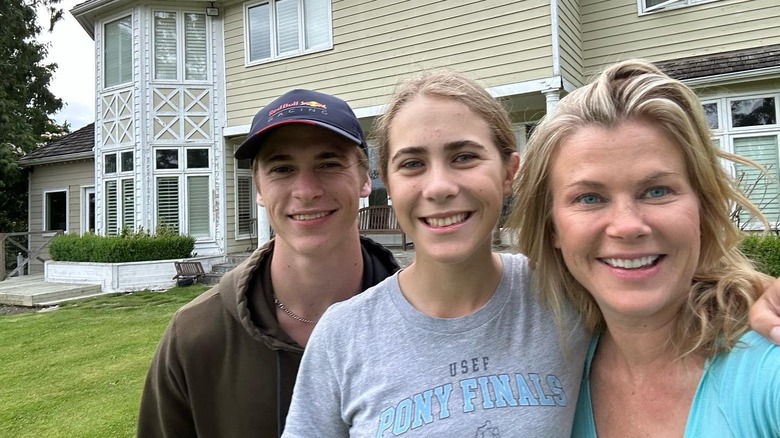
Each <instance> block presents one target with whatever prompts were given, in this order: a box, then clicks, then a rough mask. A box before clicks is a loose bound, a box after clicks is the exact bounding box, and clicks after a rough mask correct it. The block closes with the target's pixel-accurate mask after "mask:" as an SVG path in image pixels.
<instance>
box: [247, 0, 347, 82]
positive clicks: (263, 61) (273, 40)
mask: <svg viewBox="0 0 780 438" xmlns="http://www.w3.org/2000/svg"><path fill="white" fill-rule="evenodd" d="M266 3H267V4H269V5H270V7H271V17H272V20H271V56H270V57H268V58H263V59H256V60H252V59H251V53H250V47H249V40H250V35H249V9H250V8H252V7H255V6H259V5H262V4H266ZM300 10H301V9H299V11H300ZM275 14H276V6H275V0H265V1H255V2H251V3H245V4H244V64H245V65H247V66H253V65H260V64H266V63H269V62H274V61H279V60H282V59H289V58H295V57H298V56H305V55H309V54H312V53H318V52H324V51H327V50H332V49H333V4H332V2H331V1H328V44H326V45H324V46H322V47H318V48H316V49H309V50H306V49H305V48H302V47H303V46H302V45H303V44H305V43H304V41H305V39H304V37H303V30H302V29H303V27H304V26H300V25H302V24H304V23H303V19H302V17H301V16H300V12H299V16H298V24H299V26H300V27H299V40H298V41H299V49H301V50H300V51H299V52H296V53H289V54H285V55H275V54H274V53H275V52H276V35H277V33H276V20H273V17H275Z"/></svg>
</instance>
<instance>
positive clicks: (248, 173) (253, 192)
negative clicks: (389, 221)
mask: <svg viewBox="0 0 780 438" xmlns="http://www.w3.org/2000/svg"><path fill="white" fill-rule="evenodd" d="M233 165H234V166H235V167H234V168H235V172H233V173H234V175H233V187H234V189H233V192H234V193H233V198H234V202H233V205H234V217H235V225H234V227H235V228H234V230H235V239H236V240H237V241H240V240H248V239H257V231H258V230H257V228H258V226H259V224H258V222H257V208H256V202H253V201H255V200H256V199H257V187H256V186H255V176H254V175H253V172H252V169H251V167H250V168H249V169H239V168H238V160H236V159H233ZM246 177H249V179H250V181H251V182H250V184H249V211H250V214H249V217H250V220H251V221H252V222H253V223H254V226H253V227H252V230H251V231H250V232H249V234H241V232H240V231H239V227H238V216H239V203H238V179H239V178H246ZM361 200H362V199H361Z"/></svg>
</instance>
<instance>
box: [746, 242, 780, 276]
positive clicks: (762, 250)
mask: <svg viewBox="0 0 780 438" xmlns="http://www.w3.org/2000/svg"><path fill="white" fill-rule="evenodd" d="M740 249H741V250H742V252H743V253H744V254H745V255H746V256H747V257H748V258H750V259H751V260H753V262H754V263H755V265H756V269H758V270H759V271H761V272H763V273H765V274H768V275H771V276H772V277H780V236H777V235H758V234H751V235H748V236H747V237H746V238H745V240H743V241H742V244H741V245H740Z"/></svg>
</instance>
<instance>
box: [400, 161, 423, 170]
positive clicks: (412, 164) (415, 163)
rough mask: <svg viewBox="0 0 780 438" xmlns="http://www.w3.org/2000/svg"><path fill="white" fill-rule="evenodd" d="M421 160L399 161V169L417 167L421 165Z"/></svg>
mask: <svg viewBox="0 0 780 438" xmlns="http://www.w3.org/2000/svg"><path fill="white" fill-rule="evenodd" d="M422 165H423V164H422V161H418V160H406V161H404V162H403V163H401V166H400V167H401V169H417V168H418V167H422Z"/></svg>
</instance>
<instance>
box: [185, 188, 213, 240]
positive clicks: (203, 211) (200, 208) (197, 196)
mask: <svg viewBox="0 0 780 438" xmlns="http://www.w3.org/2000/svg"><path fill="white" fill-rule="evenodd" d="M210 210H211V205H210V203H209V177H208V176H188V177H187V219H188V223H187V229H188V234H189V235H190V236H193V237H209V236H210V235H211V232H210V228H211V227H210V226H209V211H210Z"/></svg>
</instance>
